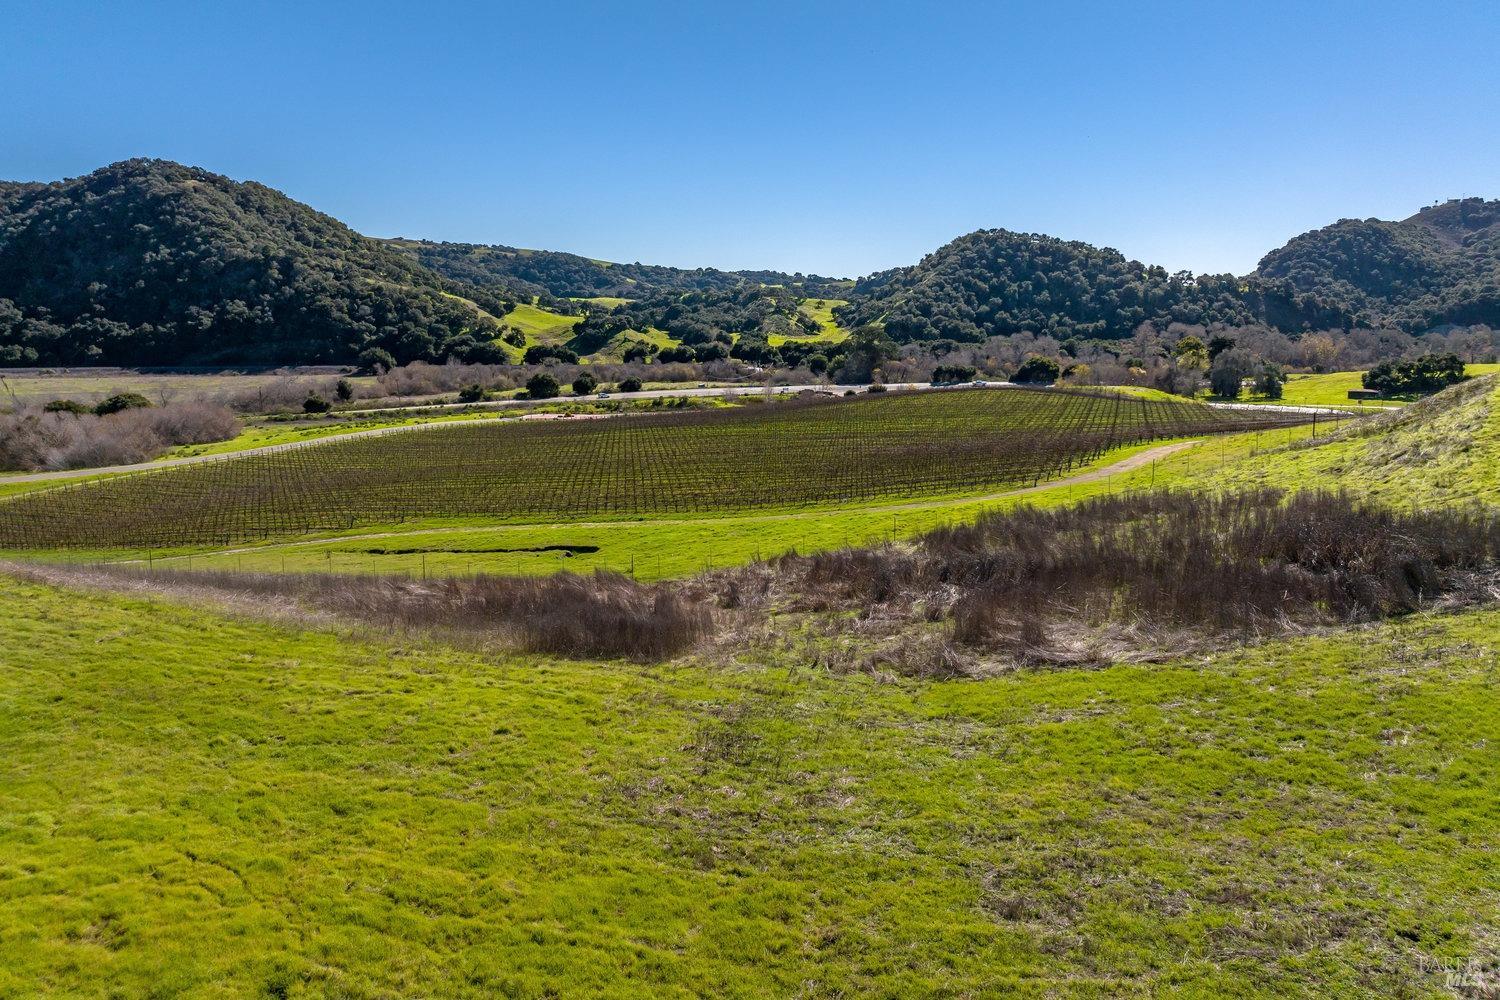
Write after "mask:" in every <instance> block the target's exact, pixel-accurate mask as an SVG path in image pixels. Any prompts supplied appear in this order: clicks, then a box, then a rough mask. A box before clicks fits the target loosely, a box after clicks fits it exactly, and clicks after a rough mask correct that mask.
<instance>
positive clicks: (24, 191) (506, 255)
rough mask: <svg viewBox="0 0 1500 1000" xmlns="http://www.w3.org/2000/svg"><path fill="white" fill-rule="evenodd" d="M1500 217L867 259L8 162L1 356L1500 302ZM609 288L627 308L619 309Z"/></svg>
mask: <svg viewBox="0 0 1500 1000" xmlns="http://www.w3.org/2000/svg"><path fill="white" fill-rule="evenodd" d="M1497 233H1500V202H1497V201H1483V200H1480V199H1465V200H1461V201H1451V202H1448V203H1446V204H1442V205H1438V206H1435V207H1432V208H1428V209H1425V210H1423V211H1422V212H1419V213H1418V214H1416V215H1414V216H1412V217H1411V218H1409V219H1406V220H1403V221H1401V222H1383V221H1380V220H1376V219H1370V220H1364V221H1358V220H1348V219H1346V220H1343V221H1340V222H1337V223H1335V224H1333V225H1332V226H1328V227H1325V228H1323V229H1319V230H1316V231H1314V232H1311V233H1305V234H1303V235H1301V236H1298V237H1296V238H1295V239H1293V240H1292V241H1290V242H1289V243H1288V244H1287V245H1286V246H1284V247H1282V248H1280V249H1278V250H1275V251H1272V252H1271V253H1270V254H1267V255H1266V257H1265V258H1264V259H1263V260H1262V261H1261V263H1260V268H1259V270H1257V271H1256V272H1255V273H1254V274H1251V275H1248V276H1245V277H1235V276H1233V275H1228V274H1223V275H1197V276H1194V275H1192V274H1190V273H1187V272H1178V273H1169V272H1168V271H1167V270H1166V269H1165V268H1163V267H1159V266H1153V265H1147V264H1142V263H1140V262H1138V261H1133V260H1129V259H1127V258H1126V257H1125V256H1124V255H1123V254H1121V253H1119V252H1118V251H1116V250H1112V249H1109V248H1101V247H1095V246H1091V245H1089V244H1086V243H1080V242H1076V241H1068V240H1062V239H1058V238H1056V237H1052V236H1046V235H1040V234H1031V233H1017V232H1011V231H1009V230H1004V229H989V230H981V231H978V232H974V233H970V234H968V235H966V236H962V237H959V238H958V239H956V240H953V241H952V242H950V243H948V244H947V245H945V246H943V247H941V248H939V249H938V250H936V251H934V252H933V253H931V254H929V255H927V256H926V257H924V258H923V259H922V260H921V261H919V262H918V263H916V264H913V265H911V266H908V267H899V268H894V269H891V270H888V271H882V272H879V273H877V274H872V275H869V276H867V277H865V278H862V279H860V280H859V281H857V282H852V283H851V282H847V281H840V280H836V279H830V278H824V277H821V276H818V275H804V274H787V273H783V272H779V271H723V270H717V269H714V268H696V269H683V268H674V267H661V266H654V265H646V264H640V263H631V264H624V263H611V262H608V261H600V260H595V259H591V258H588V257H582V256H578V255H576V254H569V253H559V252H554V251H545V250H522V249H517V248H514V247H507V246H478V245H473V244H464V243H433V242H428V241H422V240H408V239H396V240H381V239H373V238H370V237H366V236H363V235H361V234H359V233H357V232H355V231H354V230H352V229H350V228H349V227H348V226H346V225H344V224H343V223H341V222H339V221H338V220H336V219H333V218H331V217H329V216H327V215H324V214H322V213H320V212H318V211H316V210H314V209H312V208H310V207H308V206H307V205H304V204H301V203H300V202H297V201H294V200H292V199H291V198H288V197H286V196H285V195H283V194H281V193H279V192H277V191H274V190H272V189H271V188H268V187H266V186H264V185H261V184H257V183H254V182H243V183H242V182H237V181H234V180H231V179H229V178H227V177H224V176H221V175H219V174H214V173H210V172H208V171H206V170H201V169H198V168H193V167H186V166H182V165H180V164H177V163H172V162H169V161H164V160H147V159H137V160H128V161H124V162H121V163H116V164H112V165H110V166H108V167H104V168H101V169H99V170H96V171H94V172H93V173H91V174H89V175H87V176H85V177H80V178H74V179H70V180H64V181H59V182H56V183H51V184H37V183H0V365H34V364H43V365H56V364H72V365H78V364H133V365H143V364H152V365H190V364H216V363H219V364H222V363H234V364H242V363H277V364H285V363H301V364H308V363H323V362H349V361H353V360H355V359H356V358H357V357H358V356H359V355H360V354H361V353H362V352H367V351H372V350H375V349H378V350H381V351H385V352H388V353H389V354H390V355H391V356H392V357H394V358H395V360H397V361H400V362H406V361H413V360H428V361H441V360H445V359H447V358H457V359H459V360H467V361H491V362H500V361H504V360H506V359H508V358H510V357H511V356H512V353H513V352H512V351H510V350H508V349H506V348H505V347H503V346H501V345H498V344H496V343H495V342H494V341H495V339H496V337H497V336H498V334H499V333H500V332H501V331H500V323H501V322H504V317H505V316H506V315H507V314H508V313H509V312H511V311H512V310H513V309H514V308H515V304H516V302H518V301H519V302H522V303H525V304H528V305H536V306H541V307H547V308H549V309H550V312H551V313H554V314H561V313H581V312H584V311H590V312H592V313H594V314H595V316H596V321H595V322H594V323H593V324H592V325H590V324H587V323H586V324H584V325H582V326H581V327H580V330H581V331H582V332H584V333H588V334H589V338H587V339H588V342H589V343H593V342H595V341H597V342H598V343H600V344H605V343H609V342H611V341H612V339H613V334H614V332H615V330H614V328H615V327H621V328H629V329H635V330H640V331H642V332H645V331H649V330H650V329H663V330H669V331H670V332H672V333H673V336H674V337H677V338H678V339H682V340H686V341H691V342H695V343H700V344H706V343H709V342H712V341H714V340H718V341H721V342H723V343H725V344H729V343H734V342H736V335H740V334H751V335H752V337H753V340H754V343H753V344H752V345H750V346H749V347H746V348H744V349H742V350H741V354H743V355H744V356H745V357H746V358H748V359H749V360H751V361H755V362H757V363H769V364H775V363H777V361H778V359H777V357H776V356H775V355H774V354H773V352H771V351H770V349H769V346H766V347H764V348H762V347H761V341H762V340H763V339H764V340H766V341H769V339H770V338H773V337H774V338H776V339H777V340H778V342H779V341H782V340H785V339H787V338H793V339H795V338H797V337H799V336H807V335H811V334H814V333H817V331H816V330H810V329H804V328H803V326H804V324H802V323H801V318H802V317H803V316H805V315H807V313H806V312H805V310H803V309H802V308H801V303H802V302H805V301H826V300H829V299H835V300H840V301H845V300H846V304H844V305H841V306H839V307H838V308H837V310H836V311H835V312H834V313H833V314H832V317H831V318H834V319H836V320H837V323H838V325H839V326H841V327H843V328H847V329H852V328H853V327H855V326H858V325H861V324H868V323H874V324H880V325H882V326H883V327H884V329H885V332H886V334H887V335H889V336H890V337H891V338H892V339H894V340H895V341H897V342H898V343H912V342H931V341H938V340H949V341H957V342H970V343H974V342H979V341H983V340H984V339H986V338H988V337H993V336H1005V335H1009V334H1015V333H1020V332H1028V331H1029V332H1034V333H1039V334H1050V335H1052V336H1055V337H1057V338H1058V339H1060V340H1067V339H1069V338H1077V339H1081V340H1090V339H1098V340H1119V339H1122V338H1124V337H1127V336H1129V335H1130V334H1131V332H1132V331H1133V330H1134V329H1136V328H1137V327H1138V326H1139V325H1140V324H1141V323H1142V322H1145V321H1153V322H1157V323H1159V324H1161V323H1167V322H1172V321H1179V322H1185V323H1199V324H1206V323H1215V322H1217V323H1223V324H1226V325H1230V326H1239V325H1244V324H1249V323H1265V324H1267V325H1270V326H1273V327H1276V328H1278V329H1281V330H1283V331H1287V332H1294V333H1295V332H1299V331H1303V330H1310V329H1348V328H1350V327H1353V326H1361V325H1363V326H1380V325H1389V326H1395V327H1400V328H1401V329H1404V330H1406V331H1408V332H1420V331H1424V330H1428V329H1432V328H1434V327H1440V326H1443V325H1445V324H1481V323H1483V324H1490V325H1495V326H1500V246H1497ZM747 296H748V298H747ZM569 299H573V300H587V301H580V302H577V303H572V302H568V303H565V302H564V301H563V300H569ZM742 300H743V301H742ZM752 300H753V301H752ZM609 308H614V309H617V310H621V314H620V315H619V316H618V317H617V320H618V321H615V322H605V321H604V320H603V318H602V311H603V310H605V309H609ZM627 314H628V315H627ZM825 325H826V324H825ZM596 328H597V329H596ZM523 332H524V331H523ZM747 352H748V353H747Z"/></svg>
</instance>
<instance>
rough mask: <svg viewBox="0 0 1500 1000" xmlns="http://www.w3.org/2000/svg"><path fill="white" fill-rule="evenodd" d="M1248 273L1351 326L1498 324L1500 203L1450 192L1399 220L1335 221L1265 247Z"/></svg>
mask: <svg viewBox="0 0 1500 1000" xmlns="http://www.w3.org/2000/svg"><path fill="white" fill-rule="evenodd" d="M1256 273H1257V275H1258V276H1260V277H1263V278H1267V279H1271V280H1273V281H1274V280H1280V281H1284V282H1286V283H1288V284H1290V285H1291V286H1292V287H1293V288H1295V289H1296V291H1297V292H1299V293H1302V294H1306V295H1311V296H1314V297H1316V298H1318V299H1320V300H1322V301H1324V302H1328V303H1331V304H1335V305H1337V306H1338V307H1339V308H1341V309H1343V310H1345V311H1347V312H1348V314H1349V315H1350V317H1351V320H1352V322H1353V323H1354V324H1355V325H1359V326H1394V327H1399V328H1401V329H1404V330H1407V331H1409V332H1418V331H1422V330H1428V329H1431V328H1433V327H1436V326H1443V325H1445V324H1450V323H1451V324H1459V325H1468V324H1478V323H1484V324H1488V325H1491V326H1496V325H1500V201H1485V200H1484V199H1481V198H1464V199H1455V200H1452V201H1448V202H1445V203H1443V204H1441V205H1436V206H1431V207H1428V208H1424V209H1422V211H1420V212H1418V213H1417V214H1416V215H1414V216H1412V217H1411V218H1409V219H1403V220H1402V221H1400V222H1386V221H1383V220H1381V219H1342V220H1340V221H1338V222H1335V223H1334V224H1333V225H1331V226H1325V227H1323V228H1322V229H1317V230H1314V231H1312V232H1310V233H1303V234H1302V235H1301V236H1298V237H1296V238H1294V239H1293V240H1291V241H1290V242H1289V243H1287V244H1286V246H1284V247H1281V248H1280V249H1278V250H1273V251H1271V252H1270V253H1268V254H1266V256H1265V257H1264V258H1263V259H1262V260H1261V262H1260V268H1259V270H1258V271H1257V272H1256Z"/></svg>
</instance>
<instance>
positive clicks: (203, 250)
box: [0, 160, 505, 365]
mask: <svg viewBox="0 0 1500 1000" xmlns="http://www.w3.org/2000/svg"><path fill="white" fill-rule="evenodd" d="M444 287H445V280H444V279H443V278H441V277H439V276H438V275H436V274H434V273H433V272H431V271H429V270H427V269H426V268H424V267H422V266H420V265H418V264H415V263H414V262H412V261H411V260H410V258H409V257H407V256H406V255H405V254H402V253H400V252H398V251H396V250H394V249H392V248H391V247H388V246H386V245H385V244H383V243H380V242H378V241H376V240H371V239H368V238H367V237H364V236H361V235H360V234H358V233H356V232H354V230H352V229H350V228H349V227H348V226H345V225H344V224H343V223H341V222H339V221H338V220H336V219H333V218H330V217H329V216H327V215H323V214H322V213H320V212H317V211H314V210H313V209H311V208H309V207H308V206H306V205H303V204H301V203H300V202H296V201H293V200H292V199H290V198H288V197H286V196H285V195H283V194H280V193H279V192H276V191H273V190H272V189H270V188H268V187H265V186H264V185H261V184H255V183H239V182H236V181H232V180H230V179H229V178H227V177H223V176H220V175H218V174H213V173H209V172H208V171H205V170H199V169H195V168H191V167H184V166H182V165H180V164H176V163H169V162H166V161H162V160H128V161H125V162H122V163H116V164H113V165H111V166H108V167H104V168H102V169H99V170H96V171H94V172H93V173H91V174H89V175H88V176H86V177H80V178H75V179H72V180H66V181H60V182H58V183H54V184H9V185H6V186H5V187H4V188H3V189H0V363H10V364H36V363H40V364H173V365H182V364H195V363H201V364H209V363H216V362H266V363H317V362H329V361H333V362H339V361H350V360H353V359H354V357H355V356H356V355H358V354H359V353H360V352H361V351H363V350H367V349H370V348H380V349H383V350H386V351H389V352H390V353H391V354H393V355H394V356H395V357H396V358H397V359H398V360H403V361H406V360H415V359H428V360H441V359H442V358H445V357H448V356H450V355H456V356H460V357H464V356H468V355H476V354H477V355H480V358H476V359H484V356H485V355H486V351H485V350H484V349H485V348H488V347H489V344H488V341H489V339H490V337H491V336H492V335H493V333H492V329H493V327H494V324H493V321H489V320H486V319H485V318H484V317H483V316H481V315H480V314H479V313H478V312H476V310H475V309H474V308H473V306H471V305H469V304H466V303H465V302H462V301H459V300H457V299H454V298H451V297H447V296H444V295H443V294H442V293H443V290H444ZM464 292H465V295H466V297H469V298H471V299H472V298H475V297H478V298H481V299H483V300H485V305H486V307H487V308H490V307H493V309H495V310H499V311H502V312H503V311H504V308H505V305H504V304H503V303H501V302H500V301H498V300H496V299H495V298H494V297H493V296H488V295H486V294H485V293H483V292H481V291H479V290H477V289H465V290H464Z"/></svg>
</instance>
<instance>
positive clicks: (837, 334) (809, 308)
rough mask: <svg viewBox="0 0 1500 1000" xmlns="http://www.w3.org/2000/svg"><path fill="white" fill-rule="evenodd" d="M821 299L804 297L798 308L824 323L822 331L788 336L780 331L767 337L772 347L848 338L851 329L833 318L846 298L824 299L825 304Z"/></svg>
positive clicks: (831, 342)
mask: <svg viewBox="0 0 1500 1000" xmlns="http://www.w3.org/2000/svg"><path fill="white" fill-rule="evenodd" d="M819 301H820V300H818V299H803V300H802V301H801V302H800V303H799V304H798V305H797V309H798V310H799V311H800V312H801V313H802V314H803V315H804V316H809V317H811V318H812V319H815V320H817V321H818V322H819V323H821V324H823V330H822V332H821V333H818V334H817V335H815V336H812V337H787V336H784V335H782V334H779V333H773V334H771V336H769V337H767V338H766V342H767V343H768V344H770V345H771V346H772V347H780V346H781V345H782V344H785V343H791V342H795V343H801V344H806V343H816V342H827V343H830V344H837V343H839V342H840V341H842V340H844V339H846V338H847V337H848V336H849V331H848V330H845V329H844V328H843V327H841V326H839V324H838V322H837V321H836V320H835V319H834V318H833V310H834V309H835V308H837V307H838V306H841V305H843V304H844V301H845V300H843V299H822V300H821V301H822V303H823V304H822V305H821V306H819V305H818V302H819Z"/></svg>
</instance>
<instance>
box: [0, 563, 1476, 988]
mask: <svg viewBox="0 0 1500 1000" xmlns="http://www.w3.org/2000/svg"><path fill="white" fill-rule="evenodd" d="M0 607H3V608H4V613H5V618H6V621H7V623H8V629H9V632H8V635H9V637H10V639H11V640H12V641H11V642H8V643H6V644H5V646H4V651H3V652H0V692H3V694H0V703H3V705H4V706H5V708H4V712H3V713H0V752H3V754H4V757H5V759H6V761H7V769H6V779H5V781H4V784H3V787H0V891H3V893H4V898H5V900H6V905H5V907H4V908H3V909H0V993H4V994H10V995H25V994H34V993H35V992H37V991H38V989H40V990H41V991H42V992H46V993H51V994H58V995H61V994H88V995H117V996H143V997H145V996H152V997H166V996H182V995H192V996H225V997H229V996H236V997H237V996H252V995H260V996H291V997H297V996H344V997H380V996H396V995H403V996H409V995H427V996H475V997H479V996H518V997H542V996H573V995H595V996H621V997H625V996H639V995H644V994H649V995H654V996H693V995H705V994H713V995H721V996H746V997H751V996H766V995H786V994H792V993H801V994H804V995H808V994H814V995H890V996H894V995H902V996H940V995H949V996H951V995H999V994H1003V995H1016V996H1043V995H1046V996H1106V995H1109V996H1119V995H1148V994H1163V993H1168V994H1179V995H1198V996H1202V995H1218V996H1285V995H1288V994H1290V993H1318V994H1320V995H1346V996H1368V995H1373V994H1379V995H1405V996H1427V995H1431V996H1438V995H1442V988H1443V983H1444V979H1443V970H1445V969H1450V970H1451V969H1463V968H1465V967H1467V963H1469V962H1470V961H1471V960H1476V959H1477V960H1485V959H1486V958H1487V957H1488V956H1490V955H1492V952H1490V951H1488V950H1487V949H1490V948H1492V947H1493V938H1492V937H1490V936H1489V932H1488V931H1487V930H1486V923H1485V921H1484V919H1483V917H1482V916H1481V915H1482V914H1483V913H1486V912H1493V910H1494V908H1495V906H1496V905H1497V904H1500V890H1497V886H1500V870H1497V862H1496V859H1495V855H1494V853H1493V851H1491V850H1490V849H1489V846H1490V844H1492V842H1493V839H1494V837H1495V836H1496V834H1497V833H1500V830H1497V819H1500V816H1497V810H1496V806H1495V803H1496V802H1497V801H1500V771H1497V768H1496V767H1495V760H1494V755H1493V754H1492V753H1490V752H1489V751H1488V749H1487V747H1489V746H1490V745H1492V744H1493V743H1494V742H1495V741H1496V740H1500V728H1497V727H1500V722H1497V720H1500V714H1497V713H1495V712H1493V711H1490V710H1489V709H1488V708H1487V707H1486V706H1488V705H1490V701H1491V694H1490V692H1491V690H1492V688H1493V685H1494V683H1495V681H1496V670H1497V669H1500V667H1497V662H1496V651H1495V647H1494V642H1493V640H1494V636H1495V635H1496V633H1497V630H1500V615H1497V613H1494V612H1481V613H1469V614H1465V615H1457V616H1440V615H1422V616H1418V617H1416V618H1414V619H1410V620H1407V621H1404V622H1401V623H1395V624H1390V625H1384V626H1379V627H1373V628H1369V629H1364V630H1361V631H1359V632H1357V633H1355V634H1351V635H1333V636H1329V637H1326V638H1317V639H1311V640H1303V641H1299V642H1295V643H1277V644H1272V645H1269V646H1263V647H1259V648H1254V649H1250V650H1246V651H1244V652H1237V653H1225V654H1223V655H1218V656H1213V657H1210V658H1208V659H1204V660H1194V661H1191V662H1182V663H1168V664H1162V665H1154V666H1117V667H1110V668H1107V669H1102V670H1101V669H1087V670H1066V669H1064V670H1055V671H1047V672H1041V673H1035V672H1026V673H1022V674H1018V675H1013V676H1008V677H999V678H994V679H991V680H986V681H962V682H948V683H913V682H890V681H880V680H876V679H873V678H869V677H860V676H851V677H829V676H826V675H824V674H821V673H820V672H818V671H816V670H810V669H807V668H805V667H802V666H800V665H799V664H798V663H797V662H795V660H792V661H787V662H777V663H741V662H685V663H677V664H672V665H667V666H659V667H651V668H643V667H640V666H635V665H629V664H622V663H583V662H565V661H553V660H548V659H540V658H524V659H521V658H511V657H496V656H493V655H487V654H484V653H479V652H473V651H465V650H460V649H454V648H448V647H444V646H441V645H436V644H433V643H430V642H426V641H422V640H416V639H412V640H392V639H381V638H376V637H367V636H361V635H358V634H348V633H344V632H340V631H337V630H327V629H318V628H309V627H305V626H297V625H292V624H282V625H277V624H269V623H265V622H255V621H251V620H243V619H241V620H237V619H233V618H226V617H224V616H222V615H221V614H218V613H213V612H209V611H206V610H197V609H193V608H190V607H186V606H182V605H180V604H175V603H171V602H166V601H147V600H142V599H139V598H125V597H112V596H107V595H99V594H92V595H88V596H85V595H84V594H82V593H79V592H75V591H70V590H67V589H58V588H54V587H48V586H38V585H33V584H27V583H20V582H16V581H13V580H3V581H0Z"/></svg>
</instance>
